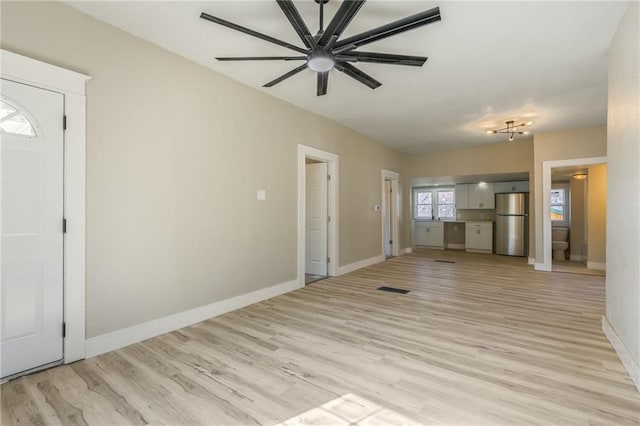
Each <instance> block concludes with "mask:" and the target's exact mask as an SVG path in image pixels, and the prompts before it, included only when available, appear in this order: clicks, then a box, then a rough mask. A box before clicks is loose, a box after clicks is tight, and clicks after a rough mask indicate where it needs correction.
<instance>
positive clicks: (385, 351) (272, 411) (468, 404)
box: [2, 251, 640, 425]
mask: <svg viewBox="0 0 640 426" xmlns="http://www.w3.org/2000/svg"><path fill="white" fill-rule="evenodd" d="M436 259H438V260H449V261H453V262H455V263H445V262H436V261H435V260H436ZM383 285H385V286H392V287H399V288H404V289H408V290H411V292H410V293H409V294H407V295H402V294H394V293H386V292H382V291H377V290H376V288H378V287H380V286H383ZM603 308H604V278H602V277H596V276H581V275H572V274H557V273H544V272H536V271H533V270H532V268H531V267H530V266H527V265H526V260H524V259H521V258H509V257H501V256H495V255H480V254H478V255H476V254H469V253H458V252H453V251H445V252H442V251H424V252H421V253H415V254H411V255H405V256H401V257H396V258H394V259H391V260H389V261H387V262H384V263H381V264H378V265H375V266H372V267H369V268H365V269H361V270H359V271H356V272H353V273H351V274H348V275H344V276H341V277H337V278H330V279H326V280H323V281H320V282H317V283H315V284H312V285H310V286H308V287H306V288H304V289H302V290H298V291H295V292H291V293H288V294H286V295H283V296H280V297H277V298H274V299H271V300H268V301H265V302H262V303H258V304H255V305H252V306H249V307H247V308H244V309H240V310H238V311H235V312H232V313H229V314H226V315H223V316H220V317H217V318H214V319H211V320H209V321H205V322H203V323H200V324H197V325H195V326H191V327H188V328H185V329H182V330H180V331H177V332H173V333H169V334H166V335H163V336H160V337H157V338H154V339H150V340H147V341H145V342H142V343H139V344H135V345H132V346H129V347H127V348H124V349H121V350H118V351H115V352H112V353H108V354H104V355H101V356H99V357H95V358H92V359H88V360H85V361H81V362H77V363H75V364H72V365H68V366H63V367H58V368H55V369H51V370H48V371H45V372H41V373H38V374H34V375H32V376H28V377H23V378H21V379H17V380H15V381H12V382H9V383H6V384H4V385H3V386H2V424H3V425H11V424H22V425H27V424H29V425H31V424H32V425H40V424H52V425H56V424H64V425H68V424H94V425H125V424H134V425H143V424H147V423H150V424H212V425H213V424H216V425H227V424H229V425H231V424H242V425H252V424H267V425H273V424H278V423H287V424H302V423H309V424H331V425H333V424H337V425H341V424H344V425H347V424H360V425H374V424H447V425H496V424H505V425H525V424H537V425H540V424H556V425H573V424H582V425H587V424H589V425H629V424H636V425H637V424H640V395H639V394H638V393H637V391H636V390H635V388H634V387H633V385H632V382H631V380H630V378H629V377H628V375H627V373H626V372H625V370H624V368H623V367H622V365H621V363H620V361H619V360H618V358H617V357H616V355H615V353H614V351H613V349H612V348H611V346H610V345H609V343H608V341H607V339H606V338H605V337H604V335H603V333H602V331H601V317H602V314H603Z"/></svg>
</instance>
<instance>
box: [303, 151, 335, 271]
mask: <svg viewBox="0 0 640 426" xmlns="http://www.w3.org/2000/svg"><path fill="white" fill-rule="evenodd" d="M327 176H328V173H327V163H312V164H307V165H306V197H305V199H306V208H305V212H306V221H305V223H306V224H305V228H306V230H305V231H306V238H305V241H306V255H305V258H306V262H305V272H306V273H307V274H313V275H322V276H326V275H327V222H328V219H329V216H328V208H327Z"/></svg>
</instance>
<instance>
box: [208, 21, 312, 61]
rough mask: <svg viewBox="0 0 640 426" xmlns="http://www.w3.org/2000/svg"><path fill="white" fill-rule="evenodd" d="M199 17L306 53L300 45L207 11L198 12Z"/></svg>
mask: <svg viewBox="0 0 640 426" xmlns="http://www.w3.org/2000/svg"><path fill="white" fill-rule="evenodd" d="M200 18H202V19H205V20H207V21H210V22H213V23H216V24H219V25H222V26H223V27H227V28H231V29H232V30H236V31H240V32H241V33H245V34H248V35H250V36H253V37H257V38H259V39H261V40H265V41H268V42H270V43H273V44H277V45H278V46H282V47H286V48H287V49H291V50H295V51H296V52H299V53H304V54H306V53H307V51H306V50H305V49H303V48H301V47H298V46H294V45H293V44H291V43H287V42H286V41H282V40H278V39H277V38H273V37H271V36H268V35H266V34H262V33H259V32H257V31H254V30H250V29H249V28H245V27H243V26H241V25H237V24H234V23H233V22H229V21H225V20H224V19H221V18H217V17H215V16H211V15H209V14H208V13H204V12H202V13H201V14H200Z"/></svg>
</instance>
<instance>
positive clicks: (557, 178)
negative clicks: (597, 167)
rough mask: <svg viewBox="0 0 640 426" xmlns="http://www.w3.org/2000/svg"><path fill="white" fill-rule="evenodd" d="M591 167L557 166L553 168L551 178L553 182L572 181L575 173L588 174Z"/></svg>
mask: <svg viewBox="0 0 640 426" xmlns="http://www.w3.org/2000/svg"><path fill="white" fill-rule="evenodd" d="M588 174H589V169H588V168H587V166H567V167H556V168H553V169H551V180H552V181H553V182H567V181H570V180H571V178H572V177H573V175H588Z"/></svg>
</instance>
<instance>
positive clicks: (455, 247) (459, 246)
mask: <svg viewBox="0 0 640 426" xmlns="http://www.w3.org/2000/svg"><path fill="white" fill-rule="evenodd" d="M445 245H446V247H447V248H448V249H451V250H464V249H465V248H466V246H465V245H464V244H459V243H457V244H456V243H447V244H445Z"/></svg>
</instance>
